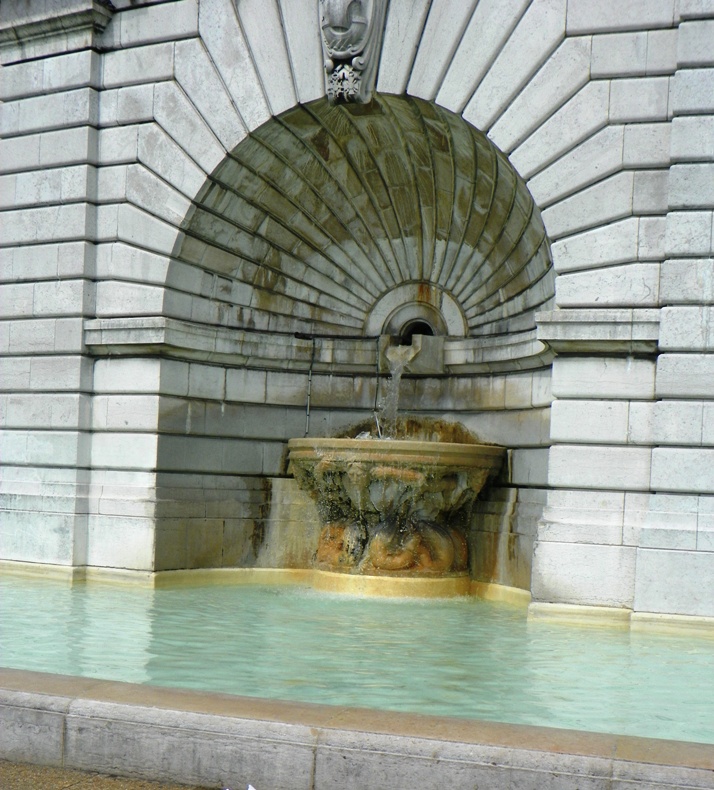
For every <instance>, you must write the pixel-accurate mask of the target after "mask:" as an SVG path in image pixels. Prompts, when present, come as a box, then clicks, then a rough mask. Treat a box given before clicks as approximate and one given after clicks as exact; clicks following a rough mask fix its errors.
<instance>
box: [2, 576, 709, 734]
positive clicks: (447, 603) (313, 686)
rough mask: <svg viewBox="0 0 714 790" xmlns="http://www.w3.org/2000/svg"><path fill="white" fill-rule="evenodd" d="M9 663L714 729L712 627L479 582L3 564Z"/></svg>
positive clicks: (524, 720)
mask: <svg viewBox="0 0 714 790" xmlns="http://www.w3.org/2000/svg"><path fill="white" fill-rule="evenodd" d="M0 663H1V664H2V665H3V666H6V667H13V668H21V669H28V670H36V671H42V672H55V673H62V674H69V675H80V676H84V677H95V678H104V679H112V680H123V681H129V682H132V683H147V684H153V685H161V686H180V687H184V688H192V689H202V690H211V691H221V692H227V693H230V694H240V695H248V696H256V697H265V698H277V699H286V700H297V701H304V702H318V703H322V704H329V705H349V706H359V707H369V708H381V709H386V710H397V711H411V712H417V713H429V714H435V715H446V716H458V717H468V718H477V719H487V720H491V721H499V722H510V723H516V724H534V725H543V726H550V727H566V728H570V729H580V730H590V731H594V732H609V733H616V734H626V735H640V736H646V737H653V738H672V739H678V740H687V741H699V742H705V743H714V639H712V638H708V637H706V636H697V635H687V636H682V637H680V636H673V635H670V634H661V633H656V632H642V631H632V632H631V631H629V630H627V629H614V628H613V629H610V628H588V627H577V626H572V625H567V626H566V625H562V624H554V623H544V622H533V621H531V622H529V621H528V620H527V619H526V613H525V611H524V610H523V609H520V608H514V607H512V606H509V605H506V604H500V603H491V602H485V601H481V600H478V599H474V598H457V599H441V600H433V599H432V600H415V599H372V598H367V599H365V598H357V597H346V596H333V595H326V594H324V593H318V592H314V591H311V590H308V589H303V588H297V587H288V586H285V587H268V586H229V585H217V586H201V587H175V588H171V589H156V590H151V589H146V588H142V589H137V588H135V587H132V586H129V585H127V586H123V585H103V584H86V585H84V584H79V585H74V586H70V585H68V584H65V583H62V582H56V581H50V580H36V579H28V578H19V577H14V578H4V579H0Z"/></svg>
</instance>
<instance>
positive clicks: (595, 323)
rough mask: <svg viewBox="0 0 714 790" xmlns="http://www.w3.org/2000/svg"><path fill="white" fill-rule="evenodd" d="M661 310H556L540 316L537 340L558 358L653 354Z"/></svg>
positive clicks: (657, 336) (656, 341)
mask: <svg viewBox="0 0 714 790" xmlns="http://www.w3.org/2000/svg"><path fill="white" fill-rule="evenodd" d="M659 320H660V319H659V310H656V309H652V310H648V309H615V310H613V309H610V310H607V309H606V310H553V311H550V312H543V313H538V315H537V316H536V321H537V324H538V334H537V337H538V339H539V340H541V341H542V342H544V343H547V344H548V346H550V348H551V349H553V351H555V352H556V353H558V354H571V353H580V352H588V353H603V354H653V353H655V352H656V351H657V348H658V342H659Z"/></svg>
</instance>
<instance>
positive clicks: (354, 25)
mask: <svg viewBox="0 0 714 790" xmlns="http://www.w3.org/2000/svg"><path fill="white" fill-rule="evenodd" d="M386 9H387V0H320V30H321V31H322V48H323V53H324V57H325V81H326V87H327V97H328V99H329V100H330V101H331V102H358V103H367V102H369V101H370V100H371V98H372V92H373V90H374V83H375V78H376V74H377V63H378V61H379V54H380V51H381V48H382V34H383V31H384V15H385V13H386Z"/></svg>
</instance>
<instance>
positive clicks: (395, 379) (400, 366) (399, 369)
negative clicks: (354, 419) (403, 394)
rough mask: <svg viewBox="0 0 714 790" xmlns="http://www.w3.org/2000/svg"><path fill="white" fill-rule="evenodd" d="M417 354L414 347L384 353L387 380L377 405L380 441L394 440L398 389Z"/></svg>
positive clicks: (394, 347)
mask: <svg viewBox="0 0 714 790" xmlns="http://www.w3.org/2000/svg"><path fill="white" fill-rule="evenodd" d="M418 353H419V349H418V348H415V347H414V346H390V347H389V348H388V349H387V350H386V352H385V356H386V357H387V362H388V363H389V378H388V379H387V383H386V385H385V387H384V392H383V394H382V397H381V398H380V401H379V404H378V413H377V414H376V415H375V416H376V419H377V432H378V434H379V437H380V439H395V438H396V435H397V415H398V413H399V387H400V385H401V382H402V375H403V374H404V370H405V368H406V366H407V365H408V364H409V363H410V362H411V361H412V359H414V357H415V356H416V355H417V354H418Z"/></svg>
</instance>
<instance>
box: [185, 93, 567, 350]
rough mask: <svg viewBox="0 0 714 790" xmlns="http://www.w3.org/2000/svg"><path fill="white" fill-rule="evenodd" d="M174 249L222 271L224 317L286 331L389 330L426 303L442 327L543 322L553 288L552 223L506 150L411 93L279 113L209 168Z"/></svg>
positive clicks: (447, 330) (477, 329) (456, 331)
mask: <svg viewBox="0 0 714 790" xmlns="http://www.w3.org/2000/svg"><path fill="white" fill-rule="evenodd" d="M176 257H177V258H178V259H179V260H182V261H184V262H186V263H190V264H193V265H196V266H199V267H200V268H202V269H204V270H205V271H207V272H209V273H212V274H213V275H214V276H217V279H219V280H220V281H221V282H222V283H223V285H222V287H221V288H219V289H217V290H218V293H217V294H216V296H215V298H217V299H219V300H222V301H224V302H225V303H226V305H228V306H230V309H229V310H228V311H227V317H226V319H225V322H226V324H228V325H233V326H244V327H251V328H255V329H264V330H270V331H278V332H290V333H293V332H309V333H315V334H327V335H342V336H345V335H351V336H355V335H357V336H374V335H379V334H382V333H384V332H385V331H386V329H387V328H388V327H389V326H390V319H391V318H393V316H394V314H395V312H398V311H399V310H400V309H402V310H403V309H404V305H408V304H412V305H414V304H417V305H418V304H419V303H420V302H421V303H423V304H424V305H426V306H430V309H431V310H432V311H433V313H434V315H435V316H437V318H438V319H439V320H436V321H435V324H438V325H437V326H435V327H434V328H435V330H436V333H437V334H447V335H450V336H452V337H453V336H455V337H478V336H481V337H483V336H485V335H494V334H503V333H505V332H511V331H523V330H526V331H527V330H529V329H532V328H533V327H534V312H535V310H536V309H537V308H539V307H541V306H543V305H544V304H545V303H546V302H548V301H549V300H550V299H551V298H552V296H553V276H552V266H551V261H550V254H549V248H548V241H547V238H546V233H545V229H544V227H543V223H542V221H541V218H540V214H539V212H538V209H537V207H536V205H535V203H534V201H533V199H532V197H531V195H530V193H529V192H528V189H527V188H526V185H525V184H524V182H523V180H522V179H521V178H520V177H519V176H518V175H517V173H516V172H515V170H514V169H513V168H512V166H511V165H510V163H509V162H508V160H507V158H506V157H505V156H504V155H503V154H502V153H501V152H500V151H499V150H498V149H497V148H496V147H495V146H494V145H493V144H492V143H491V142H490V141H489V140H488V138H487V137H486V136H485V135H484V134H482V133H481V132H480V131H478V130H477V129H475V128H474V127H472V126H471V125H469V124H468V123H467V122H466V121H464V120H463V119H462V118H461V117H460V116H458V115H455V114H454V113H451V112H449V111H448V110H445V109H443V108H441V107H438V106H436V105H434V104H432V103H430V102H426V101H423V100H420V99H416V98H411V97H407V96H388V95H377V96H376V97H375V98H374V100H373V101H372V102H371V104H369V105H364V106H363V105H337V106H332V105H329V104H328V102H327V101H326V100H325V99H320V100H318V101H315V102H312V103H311V104H308V105H305V106H297V107H295V108H293V109H291V110H289V111H288V112H286V113H283V114H282V115H281V116H278V117H275V118H272V119H271V120H270V121H268V122H267V123H266V124H264V125H263V126H261V127H260V128H259V129H257V130H255V131H254V132H253V133H251V134H250V135H249V136H248V137H247V138H246V139H245V140H243V141H242V142H241V143H240V144H239V145H238V146H237V147H236V149H235V150H234V151H232V152H231V154H230V155H229V156H228V157H227V158H226V159H225V160H224V161H223V162H222V163H221V164H220V166H219V167H218V168H217V169H216V170H215V172H214V173H213V174H212V175H211V176H210V178H209V179H208V181H207V182H206V184H205V186H204V188H203V189H202V190H201V193H200V194H199V196H198V197H197V199H196V201H195V203H194V207H193V210H192V211H191V212H190V214H189V215H188V217H187V221H186V223H185V227H184V237H183V242H182V244H181V245H180V247H179V248H178V249H177V250H176ZM224 278H225V279H224ZM407 314H408V311H407ZM427 314H428V313H425V314H424V315H427ZM416 317H417V318H418V317H419V315H418V311H417V314H416ZM392 323H393V322H392Z"/></svg>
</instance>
